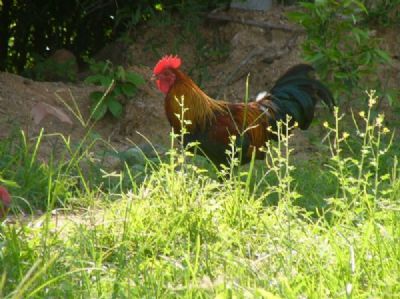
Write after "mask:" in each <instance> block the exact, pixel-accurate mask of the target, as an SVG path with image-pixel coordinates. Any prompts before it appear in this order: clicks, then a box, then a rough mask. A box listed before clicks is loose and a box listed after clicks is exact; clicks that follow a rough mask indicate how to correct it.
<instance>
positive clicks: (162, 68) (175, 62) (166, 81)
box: [153, 55, 182, 94]
mask: <svg viewBox="0 0 400 299" xmlns="http://www.w3.org/2000/svg"><path fill="white" fill-rule="evenodd" d="M181 63H182V61H181V59H180V58H179V57H178V56H172V55H166V56H164V57H163V58H161V59H160V60H159V61H158V62H157V64H156V66H155V67H154V70H153V76H154V77H155V80H156V84H157V87H158V89H159V90H160V91H161V92H162V93H164V94H167V93H168V92H169V90H170V88H171V86H172V85H173V84H174V83H175V79H176V75H175V73H174V72H173V70H176V69H178V68H179V67H180V66H181Z"/></svg>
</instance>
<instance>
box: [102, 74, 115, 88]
mask: <svg viewBox="0 0 400 299" xmlns="http://www.w3.org/2000/svg"><path fill="white" fill-rule="evenodd" d="M100 82H101V85H102V86H104V87H107V88H108V87H109V86H110V85H111V84H112V83H113V82H114V79H113V78H112V77H108V76H102V78H101V79H100Z"/></svg>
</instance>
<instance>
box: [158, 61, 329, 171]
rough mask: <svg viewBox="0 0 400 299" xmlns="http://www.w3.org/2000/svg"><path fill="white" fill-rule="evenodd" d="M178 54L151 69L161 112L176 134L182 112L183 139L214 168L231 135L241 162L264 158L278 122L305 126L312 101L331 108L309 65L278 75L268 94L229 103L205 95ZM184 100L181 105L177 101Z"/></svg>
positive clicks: (225, 159)
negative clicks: (160, 96)
mask: <svg viewBox="0 0 400 299" xmlns="http://www.w3.org/2000/svg"><path fill="white" fill-rule="evenodd" d="M181 63H182V61H181V59H180V58H179V57H178V56H172V55H169V56H164V57H163V58H162V59H160V60H159V61H158V63H157V64H156V65H155V67H154V70H153V78H154V80H155V81H156V85H157V87H158V89H159V90H160V91H161V92H162V93H164V94H165V112H166V115H167V118H168V121H169V123H170V124H171V126H172V127H173V129H174V131H175V132H178V133H179V132H181V129H182V128H181V125H182V120H181V119H179V115H181V114H182V109H183V108H185V110H184V119H185V121H186V122H185V123H186V125H185V127H186V130H187V134H186V135H185V137H184V143H185V144H188V143H189V142H198V143H199V147H200V152H201V154H202V155H204V156H206V157H208V158H209V159H210V160H211V161H212V162H213V163H214V164H215V165H216V166H220V164H226V163H227V162H229V161H228V157H227V154H226V152H227V149H229V145H230V142H231V136H236V139H235V140H236V141H235V143H236V146H238V147H240V148H241V153H242V155H241V164H245V163H248V162H249V161H250V160H251V159H252V156H253V155H255V158H256V159H263V158H264V155H265V153H264V152H263V151H262V150H260V148H261V147H262V146H265V144H266V142H267V141H268V140H270V139H274V140H276V139H277V135H276V129H277V123H278V121H286V118H287V115H288V116H290V117H291V121H290V122H289V125H290V126H293V125H294V124H295V123H297V125H298V126H299V127H300V129H302V130H306V129H307V128H308V127H309V126H310V124H311V121H312V119H313V117H314V109H315V105H316V102H317V101H318V100H322V101H323V102H325V103H326V104H327V106H328V107H329V108H330V109H332V108H333V106H334V100H333V97H332V94H331V92H330V91H329V89H328V88H327V87H326V86H325V85H323V84H322V83H321V82H320V81H318V80H316V79H315V78H313V77H312V73H313V71H314V69H313V68H312V67H311V66H310V65H307V64H299V65H296V66H294V67H292V68H290V69H289V70H288V71H287V72H286V73H285V74H284V75H283V76H282V77H280V78H279V79H278V80H277V81H276V83H275V85H274V86H273V88H272V89H271V91H270V93H267V92H264V93H263V94H261V96H259V97H258V98H257V100H256V101H251V102H249V103H230V102H226V101H218V100H214V99H212V98H211V97H209V96H208V95H207V94H206V93H204V92H203V91H202V90H201V89H200V88H199V87H198V86H197V85H196V84H195V83H194V82H193V81H192V79H190V78H189V77H188V76H187V75H186V74H185V73H183V72H182V71H181V70H180V66H181ZM182 103H183V105H182Z"/></svg>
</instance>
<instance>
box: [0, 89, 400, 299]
mask: <svg viewBox="0 0 400 299" xmlns="http://www.w3.org/2000/svg"><path fill="white" fill-rule="evenodd" d="M370 98H371V99H373V98H374V95H373V94H370ZM371 106H372V104H371ZM371 108H372V107H369V108H368V110H367V111H365V112H364V116H363V117H362V118H361V122H360V124H359V125H358V127H356V128H354V129H353V128H346V132H348V135H347V134H345V133H344V131H343V130H342V129H341V126H340V124H341V120H340V117H341V114H340V112H337V113H336V120H337V121H333V122H332V123H327V124H326V133H327V135H328V136H327V138H326V140H325V142H326V144H327V145H328V147H329V149H330V153H329V152H326V155H327V156H328V155H330V159H329V158H328V157H325V158H324V161H320V160H318V159H310V160H309V161H306V162H305V161H303V162H301V161H300V162H299V161H296V159H294V158H293V157H292V152H291V145H290V136H288V134H283V136H282V137H281V142H280V143H271V144H269V146H268V147H267V153H268V157H267V159H266V161H264V162H259V163H255V164H254V165H253V164H251V165H250V166H249V167H241V168H239V169H237V167H236V166H235V163H237V161H235V156H234V155H232V157H233V159H232V160H233V161H232V163H231V164H232V165H231V166H230V167H228V168H227V169H225V170H224V171H225V174H224V175H222V176H219V177H218V175H216V174H215V173H214V174H210V172H212V171H214V170H213V168H212V167H210V166H207V165H206V164H204V163H194V162H193V161H192V159H193V158H192V155H191V154H190V153H188V152H187V151H186V150H185V149H184V148H181V147H179V146H175V147H174V148H173V149H172V150H170V152H169V155H168V156H166V157H163V158H161V159H160V160H158V159H157V161H156V162H154V161H153V162H150V161H149V162H148V163H150V164H151V165H150V166H148V167H141V168H139V167H132V166H130V165H127V164H126V165H124V166H123V169H122V170H121V171H119V172H113V173H107V170H106V169H105V168H103V167H102V165H101V164H100V165H97V164H96V163H95V162H93V161H92V162H93V163H94V165H95V166H93V167H88V165H89V164H88V163H89V162H88V161H87V160H86V158H87V155H86V154H85V152H86V151H88V152H90V150H87V149H86V148H85V146H80V147H79V153H78V154H76V156H75V152H74V150H73V148H74V147H73V146H72V145H68V143H66V145H65V147H66V151H67V152H68V153H69V155H70V156H72V157H74V156H75V157H76V159H75V162H71V161H70V160H69V159H67V158H65V159H64V160H63V159H59V160H56V159H54V160H53V161H52V162H51V163H47V164H44V163H42V162H39V161H38V160H37V158H36V155H35V151H36V148H38V147H40V142H39V141H38V140H40V138H39V139H37V140H35V141H34V142H33V144H29V141H27V140H26V139H22V140H25V141H23V142H22V143H13V144H14V148H13V152H12V155H10V152H9V151H10V144H9V143H7V142H8V141H7V140H6V141H3V142H2V143H1V145H0V151H1V152H0V163H1V165H2V167H3V168H2V169H3V170H2V171H1V172H0V177H1V178H2V179H5V180H9V181H15V182H16V183H17V184H15V185H14V186H9V189H10V190H11V191H12V194H13V196H14V199H15V202H16V206H15V207H14V209H13V212H14V213H15V214H16V215H15V216H10V219H8V220H7V221H5V222H4V223H2V224H1V226H0V297H5V298H110V297H114V298H143V297H144V298H156V297H161V298H176V297H182V298H192V297H196V298H197V297H198V298H209V297H210V298H345V297H348V298H350V297H354V298H396V297H399V296H400V274H399V273H400V242H399V230H400V200H399V199H400V179H399V172H400V168H399V165H398V163H397V156H396V155H397V153H396V151H394V150H393V149H391V148H390V145H391V135H390V134H391V133H390V132H388V131H387V130H388V129H385V127H384V126H383V122H382V121H381V119H380V116H378V117H372V116H371V114H370V113H369V111H370V109H371ZM180 137H181V136H174V143H176V139H178V140H179V138H180ZM42 138H43V137H42ZM15 144H18V146H16V145H15ZM88 144H89V145H90V144H91V143H88ZM393 146H396V145H393ZM236 151H237V149H235V148H234V146H232V148H231V153H234V152H236ZM66 156H67V155H66ZM61 157H62V156H61ZM144 161H145V160H144ZM144 163H145V162H144ZM90 165H92V164H90ZM135 166H137V165H135ZM102 168H103V169H102ZM101 169H102V170H101ZM28 171H30V172H32V173H31V174H26V173H27V172H28ZM21 176H22V177H23V178H26V177H28V179H27V180H24V179H22V178H21ZM27 188H30V189H28V190H29V192H28V191H27ZM30 192H34V194H35V196H32V195H31V194H30ZM24 202H27V203H29V204H30V205H31V206H33V207H34V208H32V210H35V207H40V208H41V209H42V210H43V211H44V214H43V215H41V216H38V215H35V214H34V215H33V216H32V217H31V216H28V217H24V218H21V217H19V215H20V212H19V210H18V208H17V207H19V208H21V209H24V210H25V212H28V211H29V209H26V208H25V206H24V205H23V203H24ZM57 207H58V208H61V207H63V208H64V209H66V211H62V210H55V208H57ZM11 220H13V221H14V223H12V222H11ZM274 296H275V297H274Z"/></svg>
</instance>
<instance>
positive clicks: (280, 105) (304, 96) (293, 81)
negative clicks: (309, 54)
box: [270, 64, 335, 130]
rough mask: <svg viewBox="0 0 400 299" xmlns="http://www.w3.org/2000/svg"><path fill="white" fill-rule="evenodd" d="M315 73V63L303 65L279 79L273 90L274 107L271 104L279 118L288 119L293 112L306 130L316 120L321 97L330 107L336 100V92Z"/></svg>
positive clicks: (291, 69) (293, 117) (301, 126)
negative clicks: (318, 78) (333, 93)
mask: <svg viewBox="0 0 400 299" xmlns="http://www.w3.org/2000/svg"><path fill="white" fill-rule="evenodd" d="M313 72H314V68H313V67H312V66H310V65H307V64H299V65H296V66H294V67H292V68H290V69H289V70H288V71H287V72H286V73H285V74H284V75H283V76H282V77H280V78H279V79H278V81H276V83H275V85H274V87H273V88H272V89H271V95H272V102H273V103H274V105H273V106H274V107H272V106H271V107H270V108H271V109H272V110H273V111H274V115H275V119H276V120H286V115H287V114H289V115H290V116H291V117H292V119H293V121H296V122H297V123H298V124H299V127H300V128H301V129H303V130H305V129H307V128H308V127H309V126H310V124H311V122H312V120H313V117H314V110H315V104H316V103H317V102H318V101H319V100H321V101H323V102H324V103H325V104H326V105H327V106H328V107H329V109H331V110H332V109H333V107H334V105H335V102H334V99H333V96H332V93H331V92H330V90H329V89H328V88H327V87H326V86H325V85H324V84H322V83H321V82H320V81H318V80H317V79H315V78H314V77H313ZM271 104H272V103H271Z"/></svg>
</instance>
